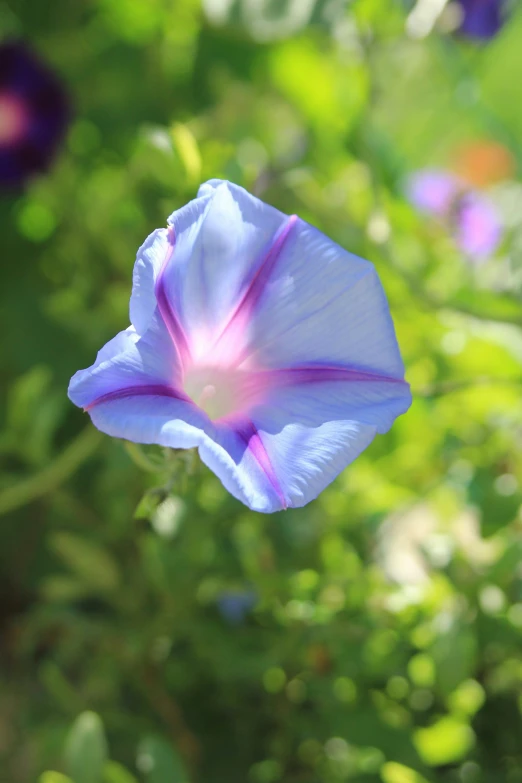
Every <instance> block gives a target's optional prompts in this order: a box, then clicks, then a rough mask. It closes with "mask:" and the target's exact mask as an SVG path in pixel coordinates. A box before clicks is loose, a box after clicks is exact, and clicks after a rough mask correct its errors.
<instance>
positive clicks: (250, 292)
mask: <svg viewBox="0 0 522 783" xmlns="http://www.w3.org/2000/svg"><path fill="white" fill-rule="evenodd" d="M298 219H299V218H298V217H297V215H291V216H290V217H289V218H287V220H285V222H284V223H283V225H282V226H281V227H280V228H279V229H278V231H277V232H276V234H275V235H274V237H273V239H272V241H271V243H270V247H269V248H268V250H267V252H266V253H265V255H264V256H263V258H262V259H261V262H260V264H259V266H258V268H257V270H256V272H255V274H254V277H253V278H252V280H251V281H250V283H249V285H248V288H247V290H246V291H245V293H244V294H243V296H242V297H241V301H240V302H239V304H238V305H237V307H236V309H235V310H234V312H233V313H232V315H231V316H230V318H229V320H228V322H227V324H226V326H225V328H224V329H223V331H222V332H221V334H220V335H219V337H218V339H217V340H216V342H215V346H216V345H217V344H218V343H219V342H220V341H221V340H222V339H223V338H224V337H225V335H226V334H227V333H229V332H230V331H232V330H234V329H237V330H238V331H242V329H243V327H244V326H245V325H246V322H247V321H248V320H249V318H250V315H251V313H252V311H253V310H254V308H255V307H256V305H257V303H258V302H259V300H260V299H261V296H262V294H263V291H264V289H265V286H266V284H267V282H268V281H269V279H270V276H271V274H272V272H273V270H274V267H275V265H276V264H277V261H278V259H279V256H280V255H281V252H282V250H283V248H284V245H285V242H286V241H287V240H288V237H289V235H290V232H291V231H292V229H293V227H294V226H295V224H296V222H297V221H298Z"/></svg>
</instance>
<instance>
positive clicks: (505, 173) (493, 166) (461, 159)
mask: <svg viewBox="0 0 522 783" xmlns="http://www.w3.org/2000/svg"><path fill="white" fill-rule="evenodd" d="M453 168H454V170H455V172H456V173H457V174H459V175H460V176H461V177H462V178H463V179H465V180H466V181H467V182H469V183H470V185H474V186H475V187H479V188H484V187H487V186H488V185H492V184H494V183H495V182H500V181H501V180H504V179H508V178H509V177H511V176H513V174H514V172H515V161H514V159H513V156H512V155H511V153H510V152H509V150H507V149H506V147H504V146H503V145H502V144H498V143H497V142H494V141H477V142H474V143H472V144H467V145H466V146H465V147H462V148H461V149H460V150H459V151H458V152H457V154H456V156H455V163H454V167H453Z"/></svg>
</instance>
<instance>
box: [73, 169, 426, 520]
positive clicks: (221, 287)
mask: <svg viewBox="0 0 522 783" xmlns="http://www.w3.org/2000/svg"><path fill="white" fill-rule="evenodd" d="M130 320H131V322H132V326H131V327H129V328H128V329H127V330H126V331H124V332H120V334H118V335H117V336H116V337H115V338H114V339H113V340H111V341H110V342H109V343H108V344H107V345H106V346H105V347H104V348H102V350H101V351H100V352H99V354H98V357H97V359H96V362H95V363H94V365H93V366H92V367H90V368H89V369H87V370H82V371H80V372H78V373H76V375H75V376H74V377H73V378H72V380H71V384H70V387H69V396H70V398H71V400H72V401H73V402H74V403H75V404H76V405H78V406H80V407H82V408H84V409H85V410H87V411H88V412H89V414H90V416H91V418H92V421H93V422H94V424H95V425H96V427H98V428H99V429H100V430H102V431H103V432H106V433H108V434H109V435H113V436H115V437H120V438H126V439H128V440H131V441H135V442H138V443H158V444H160V445H162V446H167V447H171V448H194V447H197V448H198V449H199V453H200V456H201V459H202V460H203V462H204V463H205V464H206V465H208V467H209V468H211V470H213V471H214V472H215V473H216V474H217V476H218V477H219V478H220V479H221V481H222V482H223V484H224V486H225V487H226V489H227V490H228V491H229V492H231V493H232V494H233V495H234V496H235V497H236V498H239V500H241V501H242V502H243V503H245V504H246V505H248V506H249V507H250V508H252V509H254V510H256V511H262V512H272V511H279V510H281V509H284V508H288V507H292V506H303V505H305V504H306V503H308V502H309V501H310V500H312V499H313V498H315V497H317V495H318V494H319V493H320V492H321V491H322V490H323V489H324V488H325V487H326V486H327V485H328V484H329V483H330V482H331V481H333V479H334V478H335V477H336V476H337V475H338V474H339V473H340V472H341V471H342V470H343V469H344V468H345V467H346V465H348V464H349V463H350V462H352V461H353V460H354V459H355V458H356V457H357V456H358V455H359V454H360V453H361V451H363V449H365V448H366V447H367V446H368V445H369V444H370V443H371V441H372V440H373V438H374V437H375V435H376V434H377V433H378V432H386V431H387V430H388V429H389V428H390V427H391V425H392V423H393V421H394V419H395V418H396V417H397V416H399V415H400V414H401V413H404V412H405V411H406V410H407V409H408V407H409V405H410V403H411V395H410V391H409V386H408V384H407V383H406V382H405V381H404V367H403V363H402V360H401V356H400V353H399V348H398V346H397V341H396V338H395V332H394V328H393V323H392V320H391V318H390V313H389V310H388V305H387V302H386V298H385V295H384V292H383V290H382V287H381V284H380V282H379V279H378V277H377V274H376V272H375V269H374V267H373V266H372V264H370V263H369V262H368V261H364V260H363V259H361V258H357V257H356V256H354V255H352V254H350V253H348V252H347V251H346V250H344V249H343V248H341V247H339V245H336V244H335V242H332V241H331V240H330V239H328V238H327V237H326V236H324V234H322V233H321V232H320V231H318V230H317V229H316V228H313V227H312V226H310V225H308V224H307V223H305V222H304V221H303V220H300V219H299V218H298V217H296V216H295V215H294V216H292V217H287V216H286V215H283V214H282V213H281V212H279V211H278V210H276V209H274V208H273V207H270V206H268V205H267V204H264V203H263V202H262V201H259V199H257V198H254V197H253V196H251V195H250V194H249V193H247V192H246V191H245V190H243V189H242V188H240V187H237V186H236V185H232V184H230V183H227V182H222V181H219V180H212V181H211V182H208V183H206V184H205V185H204V186H202V187H201V188H200V191H199V194H198V197H197V198H196V199H195V200H194V201H192V202H190V203H189V204H188V205H187V206H185V207H183V208H182V209H179V210H178V211H177V212H175V213H174V214H173V215H172V216H171V217H170V219H169V226H168V228H166V229H159V230H157V231H155V232H154V233H153V234H151V236H150V237H149V238H148V239H147V240H146V242H145V244H144V245H143V246H142V247H141V248H140V250H139V252H138V257H137V261H136V265H135V268H134V287H133V292H132V297H131V302H130Z"/></svg>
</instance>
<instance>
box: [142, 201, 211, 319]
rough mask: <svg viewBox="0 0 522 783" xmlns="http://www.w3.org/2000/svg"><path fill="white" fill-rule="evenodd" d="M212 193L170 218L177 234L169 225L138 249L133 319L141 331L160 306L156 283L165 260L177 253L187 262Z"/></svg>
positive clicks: (155, 232)
mask: <svg viewBox="0 0 522 783" xmlns="http://www.w3.org/2000/svg"><path fill="white" fill-rule="evenodd" d="M208 201H209V197H208V196H206V197H203V198H196V199H194V200H193V201H190V202H189V203H188V204H186V206H184V207H182V208H181V209H178V210H177V211H176V212H174V213H173V214H172V215H171V217H170V218H169V224H170V225H171V226H172V228H173V232H174V233H173V234H172V233H169V231H168V229H167V228H160V229H157V230H156V231H153V232H152V234H150V236H148V237H147V239H146V240H145V242H144V243H143V245H142V246H141V247H140V249H139V250H138V254H137V256H136V263H135V265H134V272H133V276H132V282H133V286H132V296H131V300H130V320H131V323H133V324H134V326H135V327H136V331H137V332H138V333H139V334H144V333H145V330H146V329H147V326H148V324H149V322H150V320H151V318H152V315H153V314H154V311H155V309H156V294H155V285H156V280H157V278H158V275H159V274H160V272H161V270H162V268H163V266H164V264H165V262H166V261H168V260H169V258H170V256H171V255H172V253H173V249H174V248H173V243H174V242H175V244H176V256H177V259H179V261H180V263H181V260H182V259H184V260H185V263H186V260H187V258H190V256H191V253H192V248H193V245H194V242H195V239H196V237H197V235H198V232H199V229H200V228H201V224H202V222H203V218H204V215H205V209H206V206H207V204H208Z"/></svg>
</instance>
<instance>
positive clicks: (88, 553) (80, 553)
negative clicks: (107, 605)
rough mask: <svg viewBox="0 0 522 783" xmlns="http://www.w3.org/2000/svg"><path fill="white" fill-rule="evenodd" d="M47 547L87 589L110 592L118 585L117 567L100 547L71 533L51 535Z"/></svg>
mask: <svg viewBox="0 0 522 783" xmlns="http://www.w3.org/2000/svg"><path fill="white" fill-rule="evenodd" d="M49 545H50V548H51V549H52V550H53V551H54V552H55V553H56V554H57V555H58V556H59V557H60V558H61V559H62V560H63V561H64V562H65V563H66V564H67V566H68V567H69V568H70V569H71V571H74V573H75V574H76V576H77V577H79V578H80V579H81V580H82V581H83V582H84V583H85V584H87V585H89V587H91V588H94V589H96V590H102V591H110V590H115V589H116V588H117V587H118V585H119V584H120V574H119V571H118V567H117V565H116V563H115V562H114V560H113V559H112V557H111V556H110V555H109V554H108V553H107V551H106V550H105V549H103V548H102V547H101V546H99V545H97V544H93V543H92V542H91V541H88V540H87V539H85V538H83V537H81V536H77V535H75V534H73V533H53V534H52V535H51V536H50V539H49Z"/></svg>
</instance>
